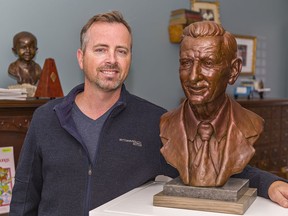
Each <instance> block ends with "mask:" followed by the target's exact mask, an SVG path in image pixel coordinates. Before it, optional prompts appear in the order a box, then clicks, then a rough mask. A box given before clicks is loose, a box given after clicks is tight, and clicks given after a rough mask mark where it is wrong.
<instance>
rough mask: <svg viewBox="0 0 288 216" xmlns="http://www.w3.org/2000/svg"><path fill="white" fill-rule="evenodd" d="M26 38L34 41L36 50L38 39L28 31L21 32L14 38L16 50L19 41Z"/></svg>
mask: <svg viewBox="0 0 288 216" xmlns="http://www.w3.org/2000/svg"><path fill="white" fill-rule="evenodd" d="M24 37H28V38H30V39H32V40H33V41H34V44H35V46H36V48H37V38H36V37H35V35H33V34H32V33H30V32H27V31H22V32H19V33H17V34H16V35H15V36H14V37H13V47H14V48H16V46H17V43H18V41H19V40H20V39H21V38H24Z"/></svg>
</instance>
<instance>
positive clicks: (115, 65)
mask: <svg viewBox="0 0 288 216" xmlns="http://www.w3.org/2000/svg"><path fill="white" fill-rule="evenodd" d="M87 37H88V41H87V43H86V49H85V52H83V51H82V50H80V49H79V50H78V51H77V58H78V62H79V66H80V68H81V69H82V70H83V71H84V73H85V82H89V83H90V84H92V85H95V86H96V87H97V88H99V89H101V90H103V91H113V90H116V89H118V88H119V87H121V85H122V83H123V82H124V80H125V79H126V77H127V75H128V72H129V68H130V64H131V56H132V54H131V43H132V38H131V35H130V33H129V31H128V30H127V28H126V27H125V26H124V25H123V24H120V23H104V22H101V23H94V24H93V25H92V26H91V27H90V29H89V30H88V32H87Z"/></svg>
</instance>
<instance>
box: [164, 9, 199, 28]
mask: <svg viewBox="0 0 288 216" xmlns="http://www.w3.org/2000/svg"><path fill="white" fill-rule="evenodd" d="M180 10H181V11H179V12H177V13H175V12H173V11H172V12H171V15H170V20H169V24H170V25H177V24H185V25H189V24H191V23H193V22H198V21H202V20H203V17H202V15H201V13H200V12H198V11H192V10H187V9H180Z"/></svg>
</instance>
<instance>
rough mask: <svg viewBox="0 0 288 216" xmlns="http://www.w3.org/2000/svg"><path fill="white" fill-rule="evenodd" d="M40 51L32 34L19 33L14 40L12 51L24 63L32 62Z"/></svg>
mask: <svg viewBox="0 0 288 216" xmlns="http://www.w3.org/2000/svg"><path fill="white" fill-rule="evenodd" d="M37 50H38V47H37V39H36V37H35V36H34V35H33V34H32V33H30V32H26V31H23V32H19V33H17V34H16V35H15V36H14V38H13V48H12V51H13V52H14V53H15V54H16V55H18V57H19V59H21V60H23V61H27V62H29V61H31V60H32V59H33V58H34V57H35V55H36V52H37Z"/></svg>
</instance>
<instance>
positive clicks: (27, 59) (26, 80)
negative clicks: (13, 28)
mask: <svg viewBox="0 0 288 216" xmlns="http://www.w3.org/2000/svg"><path fill="white" fill-rule="evenodd" d="M37 50H38V48H37V39H36V37H35V36H34V35H33V34H32V33H30V32H25V31H23V32H19V33H17V34H16V35H15V36H14V38H13V48H12V51H13V52H14V53H15V55H17V56H18V59H17V60H16V61H15V62H12V63H11V64H10V65H9V68H8V74H9V75H11V76H12V77H13V78H14V79H16V80H17V83H18V84H31V85H36V83H37V81H38V80H39V78H40V75H41V67H40V66H39V64H37V63H36V62H35V61H33V58H34V57H35V55H36V52H37Z"/></svg>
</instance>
